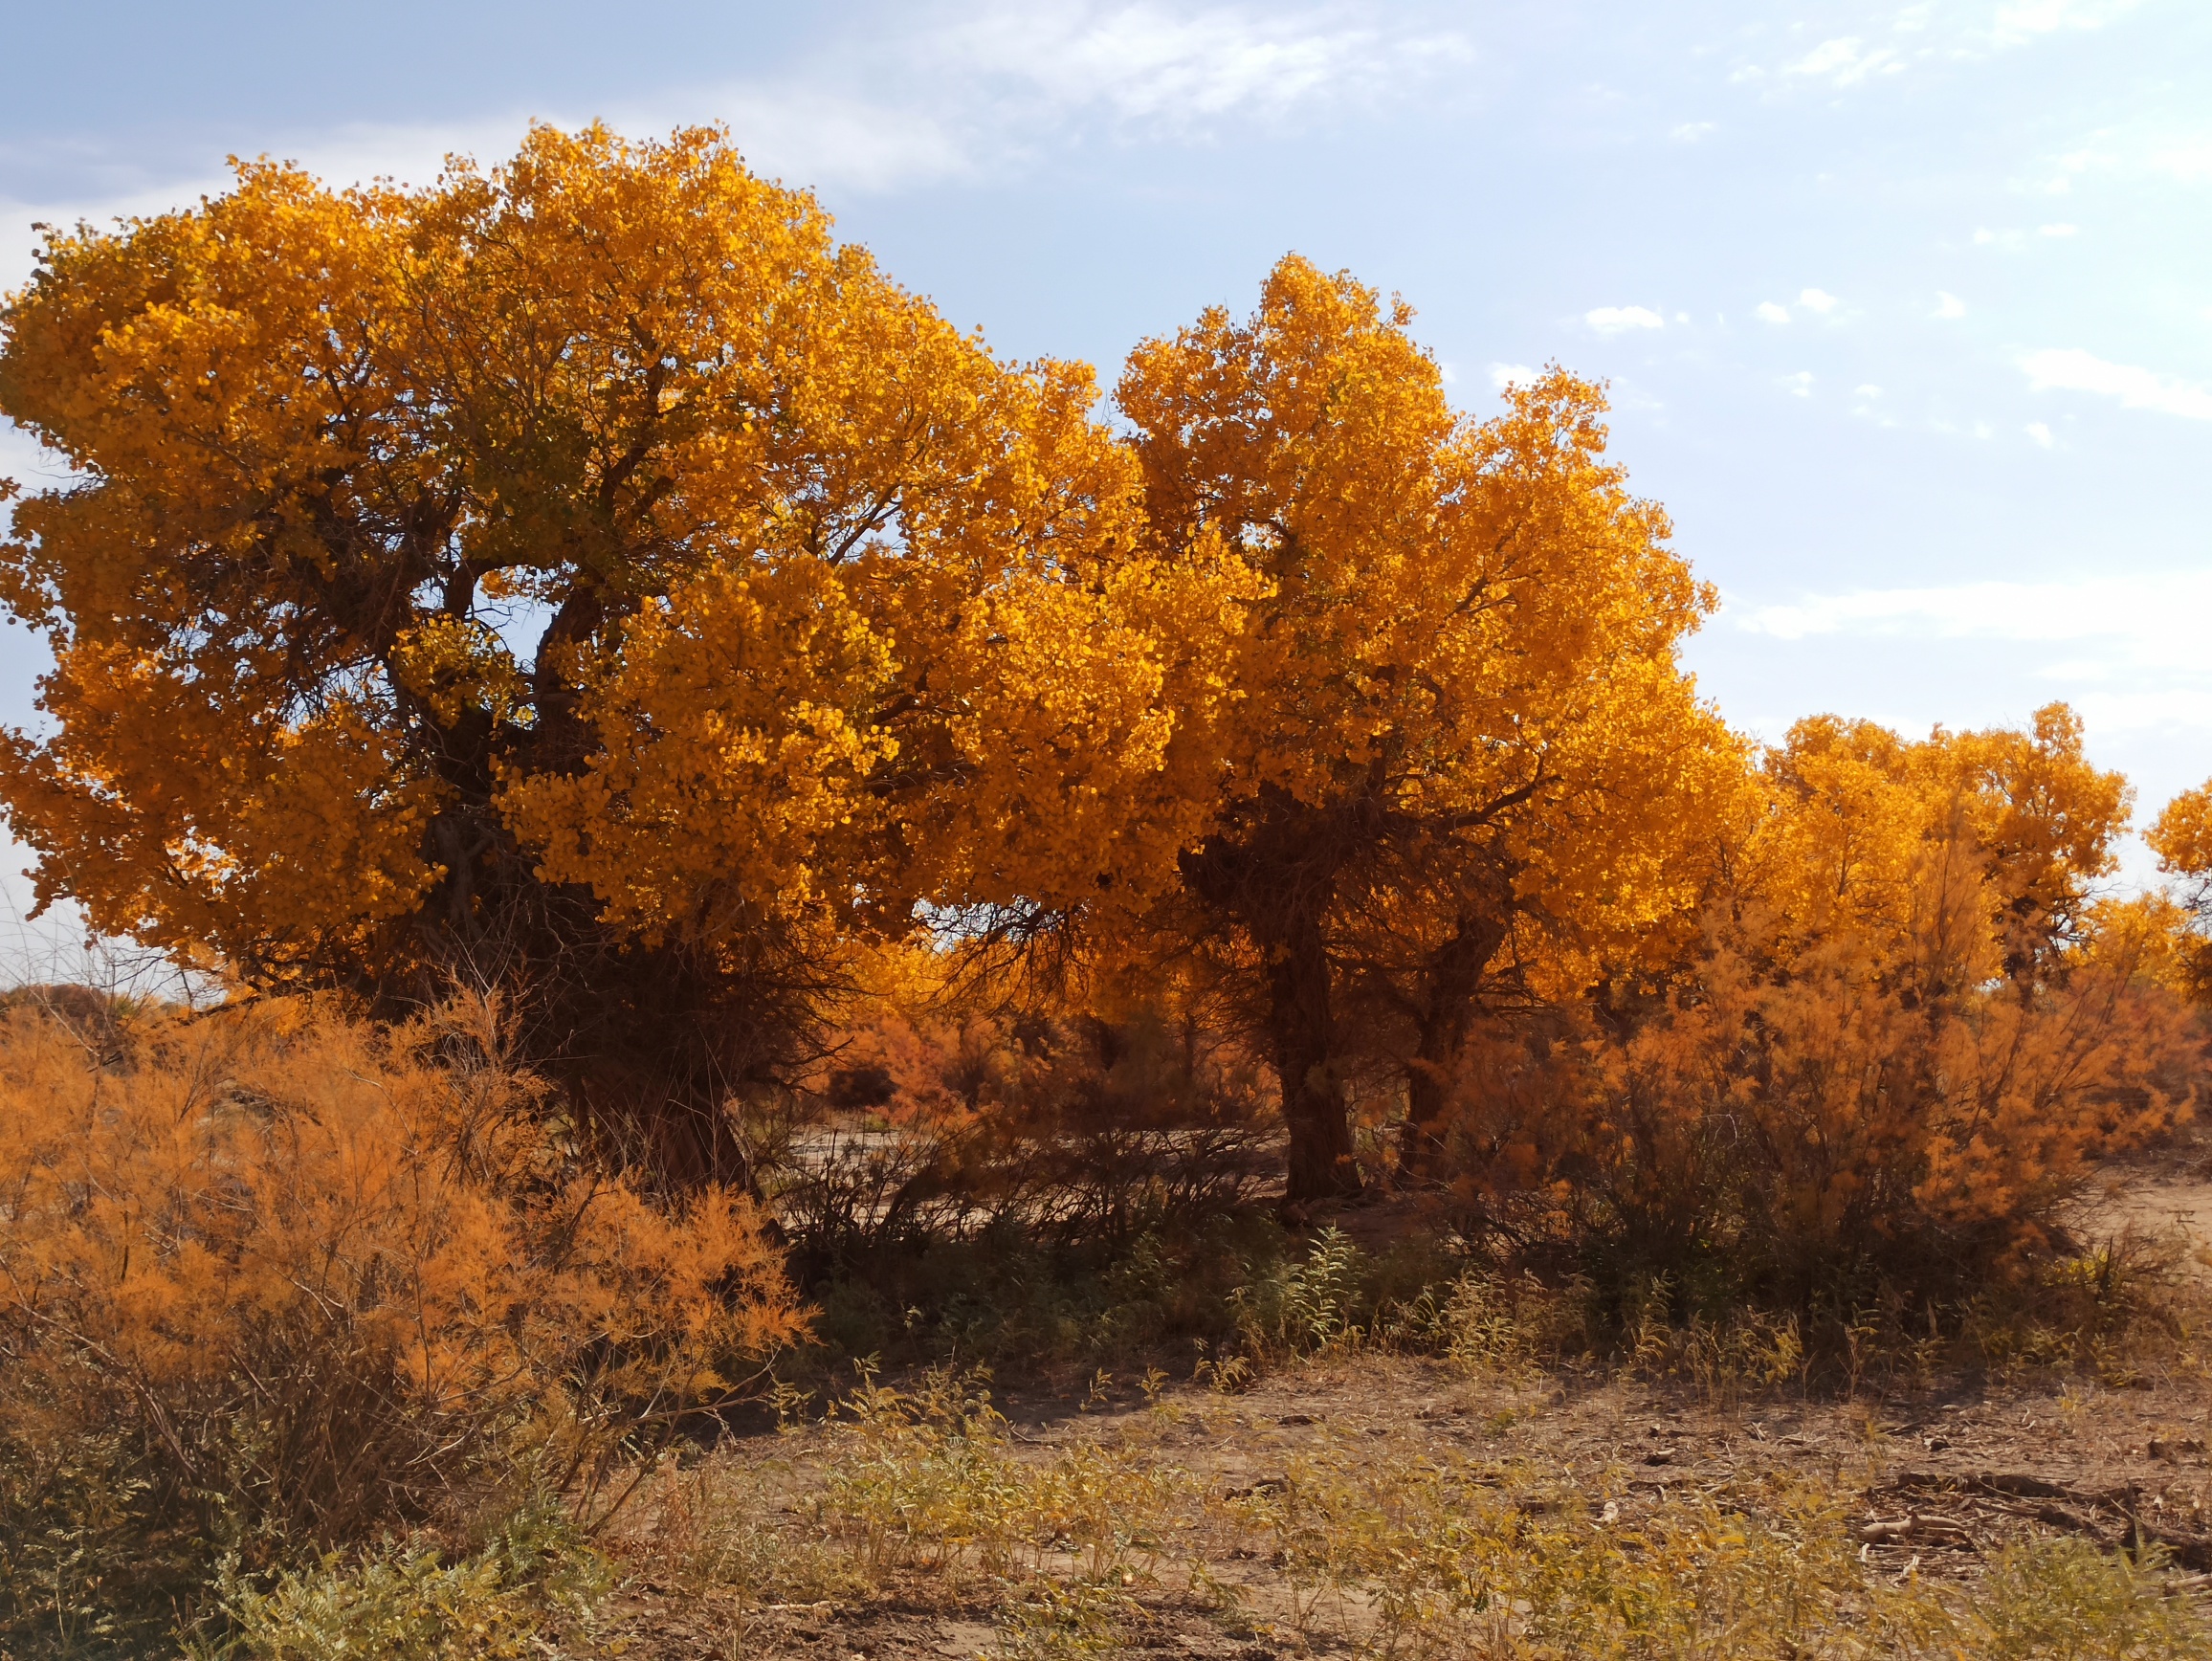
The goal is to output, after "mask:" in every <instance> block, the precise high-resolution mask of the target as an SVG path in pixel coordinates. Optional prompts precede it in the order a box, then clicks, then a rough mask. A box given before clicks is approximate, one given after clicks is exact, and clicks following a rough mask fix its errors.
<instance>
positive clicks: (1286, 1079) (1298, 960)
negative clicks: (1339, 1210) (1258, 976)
mask: <svg viewBox="0 0 2212 1661" xmlns="http://www.w3.org/2000/svg"><path fill="white" fill-rule="evenodd" d="M1268 1028H1269V1036H1270V1038H1272V1040H1273V1044H1274V1052H1275V1054H1274V1061H1275V1073H1276V1075H1277V1076H1278V1077H1279V1078H1280V1079H1281V1080H1282V1088H1283V1122H1284V1124H1285V1126H1286V1127H1287V1128H1288V1129H1289V1131H1290V1138H1291V1151H1290V1188H1289V1193H1288V1195H1287V1198H1288V1199H1289V1200H1290V1201H1291V1203H1292V1204H1293V1205H1303V1204H1307V1203H1309V1202H1312V1201H1315V1200H1332V1199H1340V1198H1343V1197H1345V1196H1347V1195H1351V1194H1357V1193H1358V1192H1359V1191H1360V1167H1359V1164H1358V1163H1357V1162H1355V1161H1354V1159H1353V1158H1352V1123H1351V1118H1350V1116H1349V1114H1348V1113H1347V1112H1346V1110H1345V1106H1344V1092H1343V1089H1342V1086H1341V1084H1340V1082H1339V1081H1338V1078H1337V1074H1336V1067H1335V1052H1336V1047H1337V1045H1336V1037H1337V1032H1336V1018H1335V1013H1334V1010H1333V1008H1332V1007H1331V1003H1330V997H1329V953H1328V947H1327V945H1326V944H1325V943H1324V941H1323V940H1322V938H1321V926H1320V919H1318V918H1316V917H1312V916H1309V915H1300V916H1297V917H1294V918H1293V919H1289V927H1288V928H1286V929H1285V930H1284V931H1283V932H1282V934H1281V935H1280V936H1279V937H1278V938H1277V939H1276V940H1275V941H1273V942H1272V945H1271V948H1270V952H1269V963H1268Z"/></svg>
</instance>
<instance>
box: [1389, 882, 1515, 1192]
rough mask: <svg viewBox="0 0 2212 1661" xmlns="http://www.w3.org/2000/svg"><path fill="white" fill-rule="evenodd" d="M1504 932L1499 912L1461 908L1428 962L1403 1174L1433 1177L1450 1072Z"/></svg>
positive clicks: (1409, 1083)
mask: <svg viewBox="0 0 2212 1661" xmlns="http://www.w3.org/2000/svg"><path fill="white" fill-rule="evenodd" d="M1505 933H1506V919H1505V918H1504V917H1503V916H1502V915H1495V916H1493V915H1487V914H1486V915H1483V916H1479V917H1471V916H1469V915H1467V914H1466V913H1464V912H1463V913H1462V914H1461V915H1460V919H1459V923H1458V926H1457V927H1455V928H1454V929H1453V930H1452V934H1451V938H1450V939H1449V941H1445V943H1444V944H1443V945H1442V946H1441V947H1439V948H1438V949H1437V952H1436V954H1435V956H1434V957H1432V958H1431V959H1430V960H1429V962H1428V965H1427V973H1426V975H1425V976H1424V979H1425V980H1426V981H1427V998H1426V1000H1424V1004H1423V1008H1422V1011H1421V1015H1420V1019H1419V1023H1418V1032H1419V1038H1418V1042H1417V1043H1416V1045H1415V1047H1414V1052H1413V1059H1412V1062H1411V1064H1410V1065H1409V1066H1408V1067H1407V1068H1406V1070H1405V1071H1406V1079H1405V1087H1406V1088H1405V1098H1406V1114H1405V1133H1404V1135H1403V1137H1402V1138H1401V1140H1400V1142H1399V1159H1398V1163H1399V1168H1400V1169H1401V1170H1402V1171H1404V1172H1405V1174H1406V1175H1407V1176H1409V1177H1416V1178H1419V1177H1429V1176H1434V1175H1435V1174H1436V1171H1437V1168H1438V1166H1439V1164H1440V1163H1441V1160H1442V1156H1443V1153H1444V1141H1445V1137H1446V1135H1447V1134H1448V1132H1449V1128H1450V1127H1449V1123H1448V1119H1449V1115H1450V1110H1451V1083H1452V1074H1453V1072H1454V1070H1455V1069H1456V1067H1457V1066H1458V1063H1459V1058H1460V1054H1461V1052H1463V1051H1464V1050H1465V1049H1466V1048H1467V1036H1468V1032H1469V1031H1470V1030H1471V1028H1472V1026H1473V1024H1474V1010H1475V994H1476V993H1477V992H1478V991H1479V990H1480V989H1481V987H1482V976H1483V971H1484V970H1485V969H1487V968H1489V967H1490V960H1491V959H1492V958H1493V957H1495V956H1496V955H1497V948H1498V947H1499V946H1500V945H1502V944H1504V942H1505Z"/></svg>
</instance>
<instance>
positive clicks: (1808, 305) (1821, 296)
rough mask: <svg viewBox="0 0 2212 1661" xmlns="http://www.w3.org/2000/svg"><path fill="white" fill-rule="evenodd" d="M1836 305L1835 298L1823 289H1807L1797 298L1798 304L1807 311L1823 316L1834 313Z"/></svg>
mask: <svg viewBox="0 0 2212 1661" xmlns="http://www.w3.org/2000/svg"><path fill="white" fill-rule="evenodd" d="M1836 303H1837V302H1836V297H1835V296H1834V295H1832V294H1830V293H1828V291H1827V290H1826V289H1823V288H1808V289H1806V290H1804V291H1803V293H1802V294H1800V295H1799V296H1798V304H1800V305H1802V306H1803V307H1804V308H1805V310H1807V311H1816V312H1820V313H1821V314H1823V315H1824V316H1825V315H1826V314H1827V313H1829V312H1832V311H1834V310H1835V309H1836Z"/></svg>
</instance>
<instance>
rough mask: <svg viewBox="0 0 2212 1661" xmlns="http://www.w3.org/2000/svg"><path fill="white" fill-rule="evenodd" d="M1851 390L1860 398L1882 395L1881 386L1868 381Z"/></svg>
mask: <svg viewBox="0 0 2212 1661" xmlns="http://www.w3.org/2000/svg"><path fill="white" fill-rule="evenodd" d="M1851 390H1852V391H1854V392H1855V393H1857V394H1858V395H1859V396H1860V397H1862V398H1879V397H1880V396H1881V395H1882V388H1879V387H1877V386H1875V385H1874V384H1873V383H1872V382H1869V383H1868V384H1867V385H1865V386H1863V387H1854V388H1851Z"/></svg>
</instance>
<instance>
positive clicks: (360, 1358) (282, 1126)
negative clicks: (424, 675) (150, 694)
mask: <svg viewBox="0 0 2212 1661" xmlns="http://www.w3.org/2000/svg"><path fill="white" fill-rule="evenodd" d="M495 1022H496V1010H493V1009H491V1008H485V1007H482V1006H479V1007H477V1008H474V1009H465V1008H451V1009H449V1010H447V1011H446V1012H445V1013H444V1014H442V1015H441V1016H439V1017H437V1018H435V1019H431V1020H426V1021H424V1022H422V1023H419V1024H417V1025H414V1026H410V1027H408V1028H405V1029H402V1030H398V1031H396V1032H393V1033H390V1034H387V1035H380V1034H377V1033H375V1032H372V1031H371V1030H367V1029H365V1028H360V1027H355V1026H351V1025H348V1024H346V1023H345V1022H343V1021H342V1020H340V1019H337V1018H336V1017H334V1016H333V1015H332V1014H330V1013H329V1012H327V1011H324V1010H321V1009H319V1008H316V1007H315V1006H313V1005H310V1004H305V1003H287V1002H270V1003H259V1004H250V1005H247V1006H245V1007H243V1008H235V1009H231V1010H225V1011H221V1012H219V1013H216V1014H213V1015H210V1016H207V1017H203V1018H200V1019H197V1020H189V1021H186V1020H177V1019H165V1018H160V1017H148V1018H144V1019H142V1020H140V1021H139V1022H137V1023H135V1024H133V1025H131V1026H129V1027H128V1028H126V1029H125V1037H126V1040H127V1047H126V1051H125V1053H124V1054H123V1055H122V1057H121V1058H117V1057H115V1056H112V1055H102V1054H101V1053H100V1052H99V1051H98V1049H97V1047H91V1048H88V1045H87V1043H86V1041H85V1040H84V1038H83V1036H82V1034H81V1033H80V1032H79V1031H77V1030H75V1029H73V1028H71V1027H69V1026H66V1025H64V1024H63V1023H61V1022H59V1021H57V1020H55V1019H51V1018H47V1017H45V1016H43V1015H41V1014H38V1013H36V1012H34V1011H33V1010H29V1009H23V1008H18V1009H15V1010H13V1011H11V1013H10V1014H9V1016H8V1026H7V1028H6V1031H5V1034H4V1042H0V1102H4V1107H5V1111H0V1167H4V1168H5V1170H6V1171H7V1173H8V1176H7V1186H6V1191H5V1196H4V1208H0V1343H4V1344H5V1346H6V1352H7V1356H8V1369H7V1378H6V1384H5V1387H4V1388H0V1434H4V1435H7V1436H9V1437H19V1436H24V1435H33V1434H36V1433H42V1428H44V1429H45V1430H52V1429H54V1428H55V1427H61V1428H64V1429H70V1430H71V1433H82V1434H92V1433H94V1432H97V1431H100V1430H102V1429H104V1428H108V1427H123V1428H127V1430H128V1431H129V1433H130V1435H131V1437H132V1439H133V1440H134V1441H137V1442H139V1443H140V1445H141V1447H142V1449H143V1456H144V1460H145V1463H146V1467H147V1469H148V1470H149V1471H151V1472H152V1473H154V1479H155V1480H156V1482H157V1486H158V1487H159V1488H160V1489H161V1490H162V1491H163V1493H164V1494H165V1495H166V1497H167V1498H168V1499H169V1500H170V1501H172V1502H176V1503H185V1504H187V1505H190V1504H194V1503H209V1502H216V1503H220V1504H222V1505H224V1506H226V1507H230V1508H233V1509H234V1511H235V1512H236V1513H237V1515H236V1516H234V1517H233V1518H232V1523H233V1525H257V1526H265V1527H275V1528H284V1529H299V1530H304V1531H305V1532H306V1533H307V1535H308V1536H309V1537H310V1538H317V1539H343V1538H346V1537H348V1536H351V1535H354V1534H358V1533H359V1532H361V1531H362V1530H363V1529H364V1528H365V1527H366V1526H368V1525H370V1524H373V1523H374V1522H376V1521H377V1520H378V1519H380V1518H383V1517H393V1516H399V1517H405V1516H409V1515H419V1514H421V1513H422V1512H423V1511H424V1510H425V1509H426V1508H427V1507H429V1506H430V1505H431V1502H432V1501H433V1500H434V1499H436V1498H437V1497H438V1496H440V1495H441V1494H443V1493H444V1492H445V1491H446V1490H447V1489H448V1488H449V1487H450V1486H451V1485H453V1484H455V1483H459V1482H462V1481H464V1480H465V1479H467V1478H468V1477H469V1476H470V1475H471V1474H472V1468H473V1467H474V1466H475V1465H476V1463H478V1462H480V1461H482V1460H483V1459H484V1458H485V1457H486V1456H487V1455H488V1454H489V1453H491V1452H492V1451H495V1449H496V1448H497V1446H498V1442H499V1440H500V1438H502V1437H505V1436H509V1435H512V1434H515V1433H517V1432H519V1431H520V1430H521V1429H522V1428H523V1427H524V1426H525V1425H526V1424H527V1423H528V1422H530V1421H533V1420H536V1421H540V1422H541V1431H540V1432H539V1433H540V1434H544V1433H547V1428H549V1427H550V1426H551V1425H553V1424H554V1423H556V1422H558V1421H559V1420H561V1419H562V1417H563V1416H564V1414H565V1415H568V1416H569V1417H570V1419H571V1421H572V1422H573V1424H574V1425H576V1426H577V1427H580V1428H587V1427H589V1426H591V1425H592V1424H594V1423H598V1424H603V1425H604V1426H607V1427H610V1428H614V1429H616V1430H617V1431H618V1432H619V1430H620V1428H622V1427H626V1426H630V1425H634V1424H636V1423H637V1422H638V1419H639V1416H640V1415H644V1416H647V1417H651V1416H652V1415H654V1414H656V1413H660V1412H664V1411H666V1410H667V1409H669V1408H671V1407H674V1406H679V1405H683V1404H688V1403H693V1402H697V1401H698V1400H701V1399H702V1398H704V1399H712V1398H714V1397H716V1396H718V1395H719V1394H721V1393H722V1392H724V1391H726V1390H729V1389H731V1388H733V1387H737V1386H739V1385H741V1384H744V1383H745V1382H746V1379H747V1369H749V1368H750V1367H752V1366H753V1365H755V1364H756V1363H757V1362H759V1360H760V1359H761V1358H763V1356H764V1355H766V1354H767V1353H769V1352H771V1351H772V1350H774V1349H776V1348H777V1347H779V1346H781V1345H783V1344H785V1343H786V1342H788V1341H789V1340H792V1339H793V1338H794V1337H795V1336H796V1334H797V1333H798V1331H799V1330H800V1326H801V1317H800V1314H799V1312H798V1310H797V1307H796V1304H795V1301H794V1299H793V1297H792V1296H791V1293H790V1291H789V1288H788V1287H787V1286H786V1284H785V1280H784V1276H783V1271H782V1267H781V1264H780V1261H779V1259H778V1257H777V1254H776V1252H775V1251H774V1250H773V1248H772V1247H771V1246H770V1245H769V1244H768V1243H767V1241H766V1240H765V1238H764V1237H763V1233H762V1231H761V1229H760V1227H759V1223H758V1219H757V1217H756V1215H755V1212H754V1210H753V1208H752V1206H751V1205H750V1203H749V1202H748V1201H747V1200H745V1199H744V1198H742V1197H741V1196H740V1195H737V1194H734V1193H730V1192H728V1191H724V1190H719V1189H712V1188H710V1189H706V1190H703V1191H700V1192H698V1193H696V1194H694V1195H692V1196H691V1197H690V1198H689V1199H688V1200H687V1201H686V1202H685V1203H684V1204H683V1205H682V1206H681V1207H678V1208H674V1209H672V1208H670V1207H666V1206H663V1205H660V1204H657V1203H655V1202H653V1201H652V1200H650V1199H649V1198H648V1197H647V1195H646V1194H645V1193H644V1192H642V1191H641V1190H640V1189H639V1188H637V1187H636V1186H634V1185H632V1184H630V1182H628V1181H626V1180H624V1179H622V1178H619V1177H608V1176H606V1175H594V1174H591V1173H590V1172H588V1171H586V1170H584V1169H581V1168H579V1167H578V1166H577V1164H576V1163H575V1161H574V1159H573V1157H572V1156H571V1154H570V1152H569V1150H567V1149H566V1148H564V1145H563V1143H562V1141H561V1139H560V1138H559V1136H558V1135H557V1134H556V1133H555V1132H554V1131H551V1130H548V1129H547V1128H546V1127H545V1123H544V1120H543V1116H542V1115H541V1114H540V1113H538V1112H537V1111H536V1109H537V1108H538V1105H539V1104H538V1101H537V1099H536V1098H537V1097H538V1096H540V1095H541V1094H542V1087H541V1086H539V1085H538V1084H536V1083H535V1081H533V1080H531V1079H530V1078H529V1077H528V1076H527V1075H526V1074H517V1073H515V1072H513V1071H512V1070H510V1069H509V1068H507V1067H505V1066H504V1065H502V1064H501V1062H500V1050H499V1044H498V1035H497V1031H496V1027H495ZM72 1428H73V1429H72Z"/></svg>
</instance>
